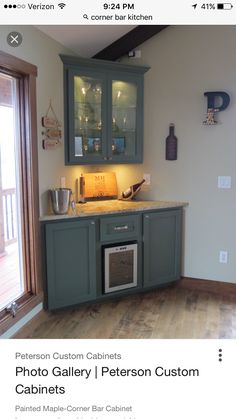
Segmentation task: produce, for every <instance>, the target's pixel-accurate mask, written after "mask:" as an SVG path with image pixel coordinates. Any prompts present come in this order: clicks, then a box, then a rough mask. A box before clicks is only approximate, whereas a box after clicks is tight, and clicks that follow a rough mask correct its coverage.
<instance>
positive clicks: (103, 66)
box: [60, 55, 149, 165]
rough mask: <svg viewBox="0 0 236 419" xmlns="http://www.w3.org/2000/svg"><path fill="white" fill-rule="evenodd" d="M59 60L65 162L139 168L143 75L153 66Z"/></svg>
mask: <svg viewBox="0 0 236 419" xmlns="http://www.w3.org/2000/svg"><path fill="white" fill-rule="evenodd" d="M60 57H61V60H62V61H63V64H64V100H65V163H66V164H67V165H73V164H93V163H94V164H96V163H104V164H109V163H110V164H111V163H141V162H142V159H143V89H144V73H145V72H146V71H148V70H149V67H144V66H134V65H124V64H120V63H117V62H110V61H105V60H96V59H85V58H79V57H73V56H65V55H60Z"/></svg>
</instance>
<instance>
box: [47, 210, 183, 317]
mask: <svg viewBox="0 0 236 419" xmlns="http://www.w3.org/2000/svg"><path fill="white" fill-rule="evenodd" d="M43 231H44V240H45V249H46V252H45V262H44V266H45V268H46V272H45V303H46V307H47V308H48V309H49V310H56V309H60V308H63V307H70V306H75V305H78V304H81V303H85V302H89V301H97V302H101V301H104V300H106V299H109V298H112V297H113V298H114V297H115V296H117V297H121V296H123V295H127V294H131V293H137V292H142V291H146V290H150V289H153V288H157V287H161V286H165V285H167V284H170V283H172V282H174V281H176V280H178V279H179V278H180V266H181V247H182V208H173V209H163V210H156V211H155V210H154V211H145V212H143V211H140V212H129V213H126V214H124V215H121V214H119V213H117V214H112V215H101V216H98V215H96V216H91V217H85V218H83V219H81V218H79V217H76V218H74V219H73V218H68V219H67V220H62V221H60V220H55V221H46V222H44V223H43ZM130 242H132V243H133V242H135V243H137V249H138V251H137V256H138V257H137V285H136V286H134V287H132V288H130V289H123V290H119V291H115V292H112V293H110V294H106V293H104V280H105V279H104V269H103V268H104V264H103V262H104V259H103V257H104V246H105V247H107V246H111V247H114V246H119V245H120V244H121V243H122V244H123V245H125V244H127V243H130Z"/></svg>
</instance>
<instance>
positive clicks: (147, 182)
mask: <svg viewBox="0 0 236 419" xmlns="http://www.w3.org/2000/svg"><path fill="white" fill-rule="evenodd" d="M143 179H145V183H144V185H151V175H150V173H144V175H143Z"/></svg>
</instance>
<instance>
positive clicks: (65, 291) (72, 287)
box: [46, 221, 96, 309]
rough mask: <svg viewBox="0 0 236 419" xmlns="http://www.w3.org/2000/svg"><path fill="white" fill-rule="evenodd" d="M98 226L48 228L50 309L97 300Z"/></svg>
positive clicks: (84, 223)
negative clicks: (96, 227)
mask: <svg viewBox="0 0 236 419" xmlns="http://www.w3.org/2000/svg"><path fill="white" fill-rule="evenodd" d="M95 246H96V242H95V223H94V222H91V221H78V222H71V223H68V222H65V223H63V222H62V223H58V224H48V225H46V258H47V295H48V308H49V309H56V308H61V307H65V306H69V305H73V304H77V303H80V302H83V301H88V300H90V299H93V298H95V296H96V253H95Z"/></svg>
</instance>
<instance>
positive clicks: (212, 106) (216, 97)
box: [203, 92, 230, 125]
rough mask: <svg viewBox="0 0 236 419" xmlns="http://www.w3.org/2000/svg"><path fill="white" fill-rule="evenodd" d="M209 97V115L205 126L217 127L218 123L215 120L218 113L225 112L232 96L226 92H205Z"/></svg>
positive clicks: (204, 122)
mask: <svg viewBox="0 0 236 419" xmlns="http://www.w3.org/2000/svg"><path fill="white" fill-rule="evenodd" d="M204 96H206V97H207V115H206V119H205V121H203V124H204V125H216V124H217V123H218V121H216V119H215V114H216V113H217V112H221V111H224V110H225V109H226V108H227V107H228V106H229V103H230V96H229V95H228V93H226V92H205V93H204Z"/></svg>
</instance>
